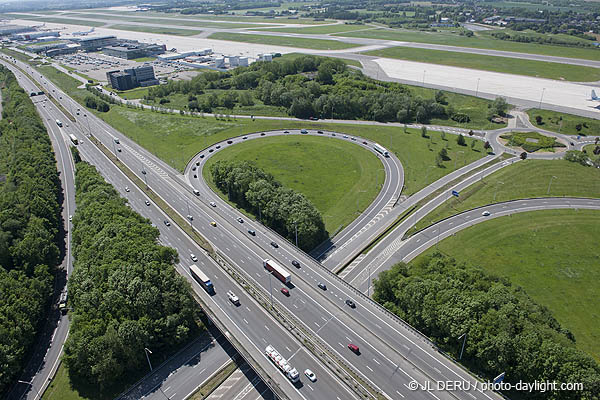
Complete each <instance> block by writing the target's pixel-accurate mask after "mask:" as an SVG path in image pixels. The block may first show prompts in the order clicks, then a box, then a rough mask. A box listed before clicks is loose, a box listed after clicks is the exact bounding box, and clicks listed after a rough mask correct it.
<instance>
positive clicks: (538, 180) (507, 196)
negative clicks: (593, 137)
mask: <svg viewBox="0 0 600 400" xmlns="http://www.w3.org/2000/svg"><path fill="white" fill-rule="evenodd" d="M545 196H552V197H562V196H573V197H594V198H599V197H600V171H599V170H598V169H596V168H592V167H584V166H583V165H580V164H576V163H572V162H569V161H565V160H525V161H520V162H518V163H515V164H513V165H509V166H507V167H504V168H502V169H501V170H499V171H497V172H495V173H493V174H491V175H490V176H488V177H487V178H484V179H483V180H481V181H479V182H477V183H474V184H473V185H471V186H469V187H468V188H467V189H465V190H462V191H461V192H460V196H459V197H452V198H451V199H449V200H448V201H446V202H444V203H443V204H442V205H440V206H439V207H437V208H436V209H435V210H433V211H432V212H431V213H429V214H428V215H427V216H426V217H425V218H423V219H422V220H421V221H419V222H418V223H417V224H416V225H415V226H414V227H413V229H411V230H410V231H409V233H411V234H412V233H414V232H415V231H418V230H421V229H423V228H425V227H426V226H429V225H430V224H431V223H433V222H437V221H439V220H441V219H444V218H447V217H450V216H452V215H455V214H458V213H460V212H462V211H466V210H470V209H473V208H476V207H480V206H484V205H486V204H492V203H498V202H502V201H508V200H515V199H525V198H530V197H545Z"/></svg>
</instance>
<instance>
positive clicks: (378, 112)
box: [145, 56, 507, 123]
mask: <svg viewBox="0 0 600 400" xmlns="http://www.w3.org/2000/svg"><path fill="white" fill-rule="evenodd" d="M213 89H218V90H221V91H224V92H222V93H221V94H220V95H217V93H215V92H214V90H213ZM206 90H213V91H212V92H211V93H206V94H205V91H206ZM171 93H182V94H186V95H188V96H189V97H188V100H189V103H188V109H189V110H192V111H202V112H212V111H213V109H214V108H216V107H224V108H227V109H233V108H234V107H235V106H236V105H241V106H244V105H253V104H254V98H256V99H259V100H260V101H262V102H263V103H264V104H266V105H273V106H277V107H282V108H284V109H286V110H287V113H288V114H289V115H291V116H294V117H297V118H310V117H318V118H341V119H362V120H374V121H382V122H387V121H398V122H404V123H410V122H422V123H426V122H429V121H430V120H431V119H433V118H442V119H446V118H451V119H453V120H455V121H457V122H460V123H466V122H469V121H470V117H469V115H468V113H467V112H466V111H463V110H457V109H456V108H455V107H454V106H453V105H452V104H448V101H447V99H446V95H445V94H444V92H441V91H439V92H437V93H436V95H435V97H434V98H433V99H424V98H422V97H420V96H416V95H414V94H413V93H412V92H411V90H410V89H409V88H408V87H407V86H405V85H401V84H398V83H395V82H382V81H377V80H375V79H371V78H369V77H366V76H364V75H363V74H362V73H361V72H360V71H357V70H350V69H348V68H347V66H346V64H345V63H344V62H343V61H342V60H339V59H331V58H324V57H315V56H302V57H297V58H295V59H283V60H277V61H273V62H256V63H253V64H252V65H250V66H249V67H238V68H236V69H234V70H232V71H227V72H213V71H211V72H205V73H202V74H200V75H198V76H196V77H194V78H192V79H191V80H190V81H169V82H168V83H167V84H165V85H160V86H154V87H152V88H150V89H149V90H148V95H147V96H146V97H145V99H146V100H147V101H156V100H157V99H161V98H164V97H165V96H168V95H169V94H171ZM201 95H204V96H201ZM198 96H201V97H198ZM502 101H503V104H499V103H497V102H494V103H490V105H489V113H488V117H489V118H490V119H491V118H493V117H494V116H496V115H504V111H505V110H506V106H507V105H506V102H505V101H504V100H503V99H502ZM497 105H500V106H501V107H500V108H497Z"/></svg>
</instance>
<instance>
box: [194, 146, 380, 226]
mask: <svg viewBox="0 0 600 400" xmlns="http://www.w3.org/2000/svg"><path fill="white" fill-rule="evenodd" d="M220 160H227V161H230V160H240V161H241V160H246V161H252V162H254V163H255V164H256V165H257V166H258V167H259V168H261V169H262V170H264V171H266V172H268V173H270V174H272V175H273V176H274V177H275V179H276V180H277V181H279V182H280V183H282V184H283V185H284V186H286V187H289V188H292V189H294V190H296V191H297V192H300V193H302V194H304V195H305V196H306V197H307V198H308V199H309V200H310V201H311V202H312V203H313V204H314V205H315V207H317V209H318V210H319V212H320V213H321V215H322V216H323V220H324V221H325V228H326V229H327V231H328V232H329V233H330V234H331V233H333V232H334V231H336V230H338V229H339V228H340V227H342V228H343V227H344V226H346V225H347V224H349V223H350V222H352V221H353V220H354V218H356V216H357V213H359V212H362V211H363V210H364V209H365V208H366V207H367V206H368V205H369V204H371V202H372V201H373V200H374V199H375V197H377V194H378V193H379V190H380V188H381V184H382V183H383V182H384V180H385V175H384V172H383V166H382V164H381V162H380V161H379V159H378V158H377V156H375V155H374V154H373V153H370V152H368V151H366V150H365V149H363V148H361V147H359V146H357V145H355V144H352V143H348V142H345V141H342V140H337V139H333V138H327V137H318V136H300V135H293V136H274V137H267V138H261V139H258V140H250V141H248V142H245V143H242V144H238V145H236V146H232V147H229V148H225V149H223V150H221V151H219V152H218V153H217V154H215V155H214V156H212V157H211V158H210V159H209V160H208V161H207V162H206V164H205V165H204V168H203V169H202V173H203V176H204V178H205V179H206V181H207V182H209V184H210V185H211V187H212V188H213V190H215V192H217V193H219V194H221V193H220V192H219V191H218V190H217V189H216V187H215V186H214V183H213V181H212V177H211V174H210V171H209V169H210V166H211V165H213V164H214V163H215V162H217V161H220ZM222 197H226V195H224V196H222ZM357 207H358V208H357Z"/></svg>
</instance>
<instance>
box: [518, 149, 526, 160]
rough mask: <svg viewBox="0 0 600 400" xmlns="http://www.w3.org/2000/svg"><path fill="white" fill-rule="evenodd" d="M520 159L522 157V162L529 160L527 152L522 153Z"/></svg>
mask: <svg viewBox="0 0 600 400" xmlns="http://www.w3.org/2000/svg"><path fill="white" fill-rule="evenodd" d="M519 157H521V160H525V159H527V152H526V151H524V152H522V153H521V154H520V156H519Z"/></svg>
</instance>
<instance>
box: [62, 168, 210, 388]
mask: <svg viewBox="0 0 600 400" xmlns="http://www.w3.org/2000/svg"><path fill="white" fill-rule="evenodd" d="M76 167H77V168H76V176H75V183H76V202H77V211H76V213H75V215H74V216H73V224H74V228H73V243H72V245H73V254H74V257H75V263H74V266H73V268H74V269H73V273H72V274H71V277H70V278H69V283H68V289H69V307H70V309H71V312H70V317H71V330H70V333H69V338H68V340H67V342H66V344H65V350H64V351H65V353H64V357H63V360H64V362H65V364H66V366H67V368H68V370H69V376H70V378H71V381H72V382H73V381H75V382H79V383H81V384H87V385H94V387H98V388H99V390H105V389H107V388H108V387H110V385H112V384H114V383H115V382H122V380H123V379H127V378H129V379H131V377H132V376H133V377H135V376H138V377H139V376H140V372H145V371H146V369H147V368H148V365H147V362H146V357H145V353H144V347H147V348H150V349H151V350H152V352H153V354H154V355H153V357H155V356H157V355H161V354H162V355H163V359H164V358H166V356H167V355H169V354H170V353H171V352H173V351H174V350H176V349H177V348H178V347H180V346H181V345H183V344H184V343H186V342H187V341H189V340H190V338H191V337H193V336H195V335H197V334H198V332H199V330H200V329H203V325H202V323H201V322H200V321H199V320H198V317H199V312H200V310H199V308H198V307H197V305H196V302H195V301H194V300H193V298H192V296H191V294H190V285H189V283H188V282H186V281H185V279H184V278H183V277H181V276H180V275H179V274H178V273H177V272H176V271H175V267H174V265H175V263H176V262H177V261H178V256H177V253H176V251H175V250H174V249H172V248H168V247H165V246H161V245H160V244H158V236H159V231H158V229H156V228H155V227H153V226H152V225H151V224H150V221H149V220H147V219H145V218H143V217H142V216H140V215H139V214H138V213H136V212H135V211H133V210H132V209H131V208H130V207H129V206H128V204H127V201H126V200H125V199H123V198H122V197H120V196H119V194H118V192H117V191H116V190H115V189H114V188H113V187H112V186H111V185H109V184H108V183H106V182H105V181H104V179H103V178H102V177H101V176H100V174H99V173H98V172H97V171H96V169H95V168H94V167H93V166H92V165H90V164H88V163H86V162H84V161H79V162H77V164H76Z"/></svg>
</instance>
